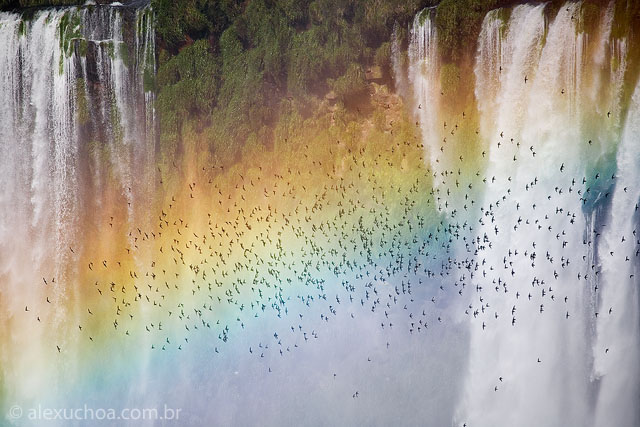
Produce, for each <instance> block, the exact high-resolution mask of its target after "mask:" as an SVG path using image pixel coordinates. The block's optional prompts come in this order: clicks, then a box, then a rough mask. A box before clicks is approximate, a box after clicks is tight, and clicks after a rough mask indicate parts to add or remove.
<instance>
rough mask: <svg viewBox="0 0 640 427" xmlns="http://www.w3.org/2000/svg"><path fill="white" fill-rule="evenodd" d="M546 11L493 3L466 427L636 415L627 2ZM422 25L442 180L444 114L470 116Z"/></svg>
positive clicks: (463, 409)
mask: <svg viewBox="0 0 640 427" xmlns="http://www.w3.org/2000/svg"><path fill="white" fill-rule="evenodd" d="M547 7H548V5H545V4H526V5H519V6H515V7H513V8H510V9H498V10H494V11H491V12H489V13H488V14H487V15H486V16H485V18H484V21H483V24H482V28H481V31H480V35H479V38H478V42H477V54H476V57H475V64H474V66H473V67H474V68H473V73H474V77H475V86H474V95H475V102H476V105H477V112H478V129H477V131H476V135H477V136H476V137H475V139H474V138H471V139H467V140H466V141H465V143H466V144H467V145H475V146H480V147H482V150H483V153H482V156H483V158H484V160H485V161H486V165H483V166H481V167H482V169H483V170H482V171H481V172H480V171H479V173H481V176H482V177H483V178H484V181H483V184H482V185H481V186H478V187H479V189H478V191H477V193H478V199H479V201H480V203H479V206H478V209H479V210H478V211H476V212H479V216H478V217H477V218H475V219H474V217H473V215H474V213H471V211H469V213H468V214H467V216H466V217H465V219H468V220H471V221H476V222H477V224H476V225H477V227H476V229H475V232H474V234H475V235H474V237H473V241H474V242H478V244H477V245H476V248H477V250H476V252H475V266H476V269H475V271H476V274H475V275H472V280H471V283H470V285H472V286H473V291H472V294H471V295H468V297H467V298H468V301H467V302H468V309H467V310H466V317H467V320H466V323H467V327H468V329H469V332H470V348H469V354H468V363H469V365H468V368H467V370H466V372H465V373H464V374H463V383H464V386H463V391H462V395H461V397H460V400H459V402H458V404H457V411H456V414H455V416H454V420H453V421H454V425H462V424H464V423H466V424H467V425H475V426H478V425H479V426H482V425H486V426H498V425H521V426H527V425H532V426H533V425H558V426H561V425H594V426H604V425H613V424H615V425H625V426H626V425H629V426H630V425H635V424H637V422H638V420H637V417H638V414H637V408H636V405H635V403H634V402H637V401H638V375H639V373H638V368H637V364H638V357H639V353H638V351H639V349H640V345H639V343H638V341H639V339H640V337H639V332H638V316H639V305H640V304H639V299H638V288H637V284H638V279H637V277H636V275H635V273H637V264H638V263H637V261H635V260H636V259H637V257H636V251H637V247H638V244H639V243H638V237H637V236H636V235H635V232H634V229H635V227H636V225H637V216H636V215H635V214H634V209H637V203H638V199H639V198H640V194H638V189H637V188H635V187H637V185H636V184H635V183H636V181H637V177H636V176H635V175H637V172H636V170H637V166H638V165H637V159H638V157H639V155H640V154H639V153H638V152H637V147H635V146H634V145H637V142H638V132H639V130H638V114H639V113H638V99H639V98H638V96H639V95H638V91H639V90H638V89H636V93H635V95H634V96H633V99H632V102H631V105H630V107H629V108H628V113H626V114H627V115H626V117H625V116H624V115H623V114H625V111H626V109H625V107H624V105H623V95H622V94H623V90H624V89H623V88H624V86H625V85H627V84H633V85H634V86H635V82H631V83H629V82H625V78H626V77H625V76H626V75H627V73H626V71H627V64H628V59H627V55H628V53H627V51H628V47H627V45H628V40H627V39H626V38H618V39H614V38H612V36H611V32H612V31H611V30H612V26H613V25H614V24H613V12H614V7H615V3H614V2H611V3H610V4H609V5H608V6H607V7H604V8H602V9H600V10H599V16H598V19H599V21H598V25H597V26H596V28H594V29H592V30H591V31H589V32H586V31H584V29H583V28H582V27H581V20H582V19H583V18H582V14H581V13H582V9H581V8H582V7H583V5H582V3H574V2H569V3H567V4H565V5H564V6H563V7H561V8H560V9H559V10H558V12H557V15H556V16H555V17H554V18H553V19H551V20H548V19H547V17H546V16H545V9H546V8H547ZM410 28H411V30H410V31H411V40H410V46H409V58H410V68H409V82H410V84H411V85H412V87H411V89H410V90H411V91H412V92H413V96H414V99H415V104H416V107H415V108H414V114H415V116H416V118H417V119H418V121H419V124H420V127H421V130H422V134H423V141H424V144H425V146H426V147H427V153H426V156H425V157H426V158H425V162H426V163H427V164H428V165H429V166H430V167H431V168H432V170H433V172H434V177H435V176H436V174H437V175H442V174H443V173H444V174H446V173H447V170H451V169H453V168H454V167H455V166H456V163H455V160H456V158H455V155H456V154H457V153H454V154H453V155H452V154H449V155H447V145H446V144H448V141H447V142H445V143H444V144H443V143H442V139H443V137H447V136H449V135H447V133H446V132H443V131H442V127H443V125H442V123H443V122H447V121H450V122H453V120H458V119H454V118H452V117H451V115H450V114H448V113H446V112H445V110H444V109H443V108H442V105H443V102H444V103H446V102H447V100H445V101H440V102H438V98H439V97H438V95H439V92H440V91H441V88H440V81H439V76H440V72H441V69H440V68H441V66H442V65H441V61H440V59H439V56H438V51H437V32H436V30H435V27H434V26H433V13H432V12H421V13H419V14H418V15H417V16H416V18H415V20H414V22H413V24H412V26H411V27H410ZM418 106H420V108H418ZM441 146H443V148H444V150H441V152H443V153H444V154H440V153H438V151H437V149H438V148H440V147H441ZM458 147H459V145H458ZM449 149H450V147H449ZM454 151H455V150H454ZM434 153H435V155H434ZM616 153H617V154H616ZM485 155H486V157H485ZM443 171H444V172H443ZM442 184H445V181H442ZM434 185H435V186H437V185H439V183H438V182H436V183H435V184H434ZM478 187H476V188H478ZM436 188H437V187H436ZM447 191H449V190H447ZM452 191H453V190H452ZM447 194H449V193H447ZM448 220H449V221H451V222H454V223H455V221H460V219H459V218H455V217H454V216H452V215H449V216H448ZM623 237H624V239H625V240H624V242H622V239H623ZM480 242H481V243H480ZM634 261H635V262H634ZM610 307H613V309H612V311H611V313H609V308H610ZM457 308H458V307H455V306H453V307H452V309H457ZM596 313H598V317H596ZM614 348H615V350H614Z"/></svg>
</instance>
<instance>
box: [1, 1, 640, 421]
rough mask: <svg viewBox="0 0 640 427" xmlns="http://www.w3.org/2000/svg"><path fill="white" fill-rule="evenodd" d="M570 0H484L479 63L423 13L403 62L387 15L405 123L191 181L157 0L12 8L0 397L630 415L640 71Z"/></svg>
mask: <svg viewBox="0 0 640 427" xmlns="http://www.w3.org/2000/svg"><path fill="white" fill-rule="evenodd" d="M582 6H583V5H582V4H581V3H573V2H569V3H567V4H566V5H565V6H563V7H562V8H560V9H558V10H557V15H555V16H553V18H549V8H550V6H549V5H545V4H528V5H520V6H516V7H514V8H512V9H509V10H507V9H500V10H496V11H492V12H490V13H489V14H487V15H486V17H485V19H484V22H483V23H482V28H481V32H480V34H479V39H478V43H477V52H476V55H475V58H474V61H472V60H471V59H469V62H474V63H473V65H472V69H470V68H469V67H467V68H466V69H465V66H464V65H459V64H455V63H453V62H451V60H450V58H449V59H446V60H445V59H443V58H442V57H441V52H440V49H439V42H438V31H437V29H436V14H437V9H436V8H428V9H425V10H424V11H422V12H420V13H419V14H418V15H417V16H416V17H415V19H414V20H413V22H412V23H411V24H410V27H409V40H408V44H409V49H408V52H407V53H408V55H407V59H408V62H407V63H405V61H404V57H403V53H402V52H401V50H402V47H401V45H402V43H401V38H402V30H401V29H400V28H399V27H396V28H395V29H394V31H393V40H392V45H391V50H392V67H393V74H394V80H395V88H396V90H397V91H398V92H399V93H401V94H402V95H403V96H405V98H407V99H408V104H409V105H410V110H411V111H412V112H413V113H414V115H415V119H414V120H412V121H411V123H410V126H405V128H402V126H403V125H400V126H399V127H400V129H398V127H394V126H398V125H397V123H398V122H401V121H402V120H398V118H397V117H395V116H394V117H393V119H390V120H388V122H389V123H388V126H387V123H386V122H385V120H386V119H387V118H388V117H386V116H381V117H378V119H382V118H384V119H385V120H379V123H376V124H374V125H372V126H369V125H370V124H371V123H369V122H367V123H365V126H363V128H364V129H365V130H366V131H365V135H376V137H379V138H380V139H381V140H382V141H384V144H378V146H376V148H375V150H377V151H373V150H372V152H370V151H368V150H369V149H370V147H371V146H372V145H373V144H376V141H371V142H370V141H368V140H367V141H365V142H364V143H362V144H360V145H358V144H359V143H360V142H362V141H358V138H359V137H357V135H356V134H355V133H352V132H351V130H348V134H349V135H350V136H349V139H353V140H350V141H346V142H345V141H344V140H342V138H341V139H339V140H338V141H337V143H336V146H335V147H334V146H331V147H313V149H318V150H324V149H325V148H328V150H327V151H328V153H329V154H326V153H325V154H326V156H327V157H326V158H327V159H328V162H327V161H325V160H324V158H323V159H322V160H323V162H322V163H320V161H319V160H320V158H313V157H311V156H314V155H319V154H318V153H319V151H318V152H315V151H311V152H309V153H310V154H311V156H309V157H310V158H309V159H308V161H307V151H296V150H297V149H298V148H299V147H298V148H295V147H294V146H293V145H292V147H293V148H291V150H292V151H290V152H288V154H287V156H290V157H291V159H290V158H288V157H287V158H284V157H283V158H282V159H278V161H277V162H275V163H278V162H281V163H282V164H281V165H280V164H278V165H273V167H274V170H273V171H271V172H272V173H274V175H273V177H271V176H270V175H269V173H267V172H266V169H267V168H266V167H264V169H265V171H263V166H265V165H264V163H261V162H262V161H263V160H262V158H260V159H259V160H258V161H257V162H256V163H255V165H249V166H248V167H247V168H246V169H242V165H236V166H233V167H232V168H230V169H231V171H230V172H228V171H227V172H226V173H228V174H227V175H225V174H224V173H223V172H220V174H221V176H222V178H221V179H220V180H217V178H218V177H217V176H215V177H211V176H207V179H201V178H202V176H200V175H199V169H200V167H197V168H195V169H198V170H195V169H193V170H189V171H188V172H187V173H186V174H185V175H187V176H189V180H190V182H188V185H186V184H187V183H185V182H180V183H179V184H176V187H175V188H178V189H179V190H178V191H177V192H176V193H175V194H163V190H166V189H168V188H170V186H167V187H163V188H156V183H157V182H160V183H162V178H160V177H156V175H155V172H154V171H156V170H159V169H157V166H156V164H155V161H156V156H155V154H156V147H155V140H156V135H155V126H156V117H155V112H154V107H153V105H154V91H153V90H152V88H153V86H154V85H153V81H154V78H155V73H156V64H155V56H156V52H155V42H154V39H155V35H154V27H153V19H152V17H153V16H152V11H151V9H150V8H149V7H146V6H143V7H141V8H138V7H120V6H85V7H79V8H73V7H72V8H64V9H46V10H40V11H36V12H34V13H33V14H32V16H31V15H29V18H28V19H27V18H26V15H25V16H22V15H19V14H15V13H1V14H0V100H2V101H3V102H2V104H0V156H1V157H0V279H1V280H2V282H3V284H4V285H3V288H2V289H0V292H2V294H1V296H2V298H0V308H1V309H2V312H3V313H4V314H3V317H2V326H3V327H2V328H1V329H0V338H1V339H2V343H3V345H4V344H6V348H4V347H3V351H1V352H0V357H1V358H2V360H1V361H0V362H1V365H0V366H1V369H0V384H1V385H2V391H3V392H4V394H3V395H2V396H0V410H2V411H6V410H7V409H8V406H9V405H10V404H12V403H15V402H17V403H20V404H22V405H25V407H28V406H32V407H33V406H36V405H43V406H47V405H49V406H52V407H61V406H76V405H78V402H80V403H81V404H83V403H88V404H90V405H91V404H95V406H103V405H105V404H109V405H113V406H117V405H119V404H122V406H127V407H131V406H135V405H138V406H142V405H144V406H155V405H157V404H158V403H162V402H163V401H165V402H167V403H169V404H173V405H175V406H180V407H182V408H184V409H185V413H186V412H190V416H189V418H187V419H183V420H181V423H182V422H184V424H185V425H201V424H202V423H203V419H204V418H206V419H213V420H216V421H218V422H220V423H226V424H229V423H231V422H233V421H235V422H236V423H240V424H251V423H255V422H256V420H260V422H261V423H264V424H283V422H282V420H286V421H287V422H288V423H290V424H301V423H304V422H307V423H310V424H315V423H316V421H317V420H329V421H333V422H327V424H331V423H333V424H336V423H343V424H344V423H347V424H349V423H351V424H355V423H363V422H364V423H367V424H389V423H392V422H396V421H397V420H398V419H402V420H403V421H405V422H406V423H411V424H432V425H445V424H448V423H449V422H451V423H452V424H454V425H464V424H465V423H466V425H469V426H478V425H479V426H482V425H487V426H503V425H504V426H512V425H518V426H528V425H531V426H533V425H536V426H537V425H545V426H546V425H558V426H560V425H562V426H564V425H581V426H591V425H593V426H598V427H600V426H606V425H620V426H627V425H629V426H632V425H637V424H638V422H639V421H640V420H639V417H638V409H637V407H636V406H637V402H638V400H639V393H640V391H639V388H638V384H639V383H640V382H639V381H638V377H639V375H640V372H639V368H638V366H637V361H638V359H639V358H640V342H639V341H640V337H639V333H640V332H639V328H640V327H639V322H640V320H639V319H640V310H639V305H640V301H639V297H638V277H640V276H638V274H640V271H638V270H639V269H638V262H637V260H638V259H640V258H638V247H639V245H640V238H639V237H638V236H637V233H636V228H637V224H638V213H637V210H638V203H640V200H639V199H640V190H639V189H638V188H637V181H638V176H637V175H638V168H639V167H640V164H638V159H639V158H640V152H639V151H638V144H640V140H639V139H638V135H639V134H640V86H638V85H637V82H630V81H628V80H629V75H630V74H629V73H628V68H629V64H630V63H631V62H632V61H631V55H632V53H633V49H632V48H631V47H630V46H631V45H632V41H631V40H628V39H626V38H624V37H619V36H616V37H614V36H613V35H612V34H613V33H614V31H613V28H614V25H615V23H614V11H615V3H614V2H612V3H611V4H609V5H608V7H603V8H601V9H600V10H599V11H598V12H599V14H597V20H596V21H597V25H596V26H595V27H594V28H592V29H590V31H585V29H584V25H583V24H584V23H583V22H582V21H581V19H582V14H581V11H582V9H581V8H582ZM404 73H407V74H406V75H405V74H404ZM463 73H467V75H465V74H463ZM474 78H475V82H471V80H472V79H474ZM466 86H469V87H472V90H471V91H470V92H469V97H473V99H472V101H470V102H469V103H468V104H464V107H463V108H464V109H465V110H464V111H462V110H461V111H456V109H457V108H458V107H459V106H460V105H462V104H463V103H464V102H466V101H462V100H461V99H458V98H462V96H461V91H463V90H466V89H465V87H466ZM631 86H632V87H635V93H634V95H633V97H630V98H631V100H628V99H626V98H629V96H628V95H627V92H628V87H631ZM381 92H384V91H381ZM388 100H392V101H398V99H397V98H393V97H391V96H390V97H389V98H385V103H386V105H385V108H384V110H385V111H386V110H390V111H392V113H391V114H397V115H398V116H400V115H402V113H401V112H400V111H399V110H400V108H398V109H396V110H394V107H393V106H392V105H391V104H392V102H386V101H388ZM376 102H377V101H376ZM374 104H375V102H374ZM398 104H401V102H398ZM379 109H380V110H383V108H382V107H381V108H379ZM336 111H337V110H336ZM332 113H335V111H333V110H332ZM337 114H338V113H336V115H337ZM332 119H333V117H332ZM363 120H365V119H363ZM366 120H368V119H366ZM414 121H415V126H414V123H413V122H414ZM394 123H395V124H394ZM352 125H353V124H350V125H349V126H347V128H348V129H355V128H356V127H355V126H352ZM407 127H410V128H411V129H406V128H407ZM418 128H419V129H420V130H421V132H422V135H421V138H422V140H421V141H419V139H418V136H417V134H412V132H410V131H414V130H416V129H418ZM330 130H331V132H334V131H335V133H336V134H339V132H340V130H339V129H337V126H336V127H335V128H332V129H330ZM387 132H388V133H387ZM397 135H400V137H398V136H397ZM352 137H353V138H352ZM396 137H398V138H400V139H402V144H404V145H401V144H400V143H399V140H398V141H396V140H394V139H393V138H396ZM414 137H415V138H416V140H415V141H412V139H411V138H414ZM387 138H388V139H387ZM363 139H364V138H363ZM387 141H394V142H397V144H396V145H390V144H387ZM414 142H416V143H415V144H414ZM420 142H421V143H422V147H424V164H423V163H422V159H420V158H417V156H415V157H414V158H409V156H405V151H404V150H408V149H409V148H408V147H410V148H411V149H415V150H416V152H418V151H419V150H420V149H421V145H420ZM349 144H353V147H352V146H351V145H349ZM185 145H186V144H185ZM309 145H310V146H313V144H309ZM194 147H198V145H197V144H194ZM354 147H357V148H354ZM287 149H288V148H287ZM274 150H276V148H274ZM340 150H342V151H341V152H340ZM336 151H339V152H340V153H341V154H335V152H336ZM355 153H358V154H357V155H356V154H355ZM264 154H265V156H266V155H267V154H266V152H265V153H264ZM303 154H304V159H305V160H303ZM325 154H322V155H325ZM414 154H415V153H414ZM296 155H297V156H298V157H297V158H296V157H295V156H296ZM334 156H335V157H334ZM381 159H384V161H382V160H381ZM291 160H293V162H292V163H287V162H288V161H291ZM244 161H247V162H250V161H251V159H249V160H246V159H245V160H244ZM298 161H299V162H298ZM305 161H306V163H305ZM411 161H413V162H414V164H413V165H412V164H411ZM311 162H313V163H311ZM185 163H188V162H186V161H185ZM311 164H312V165H313V168H312V167H311V166H309V169H308V170H302V171H301V170H296V169H295V166H296V165H298V166H299V165H311ZM365 164H366V166H365ZM425 164H426V167H425ZM285 165H286V166H285ZM316 165H317V166H316ZM187 166H188V165H187ZM278 167H281V169H278ZM176 168H178V169H179V167H177V166H176ZM292 169H293V170H292ZM331 170H332V172H333V175H332V174H330V172H331ZM318 171H320V174H316V175H313V174H312V173H316V172H318ZM378 171H382V173H381V174H380V175H378ZM296 172H297V175H296ZM172 173H175V174H176V175H178V174H179V173H180V172H176V171H171V172H167V175H170V174H172ZM287 173H288V174H290V175H292V176H293V177H294V178H293V179H290V180H289V181H287V179H286V178H289V177H288V176H287ZM307 175H308V176H307ZM325 175H326V177H328V178H329V180H327V181H322V180H324V179H325ZM283 177H285V178H283ZM356 177H357V178H356ZM158 178H160V179H158ZM173 178H176V177H170V179H173ZM179 180H180V178H177V179H176V181H179ZM196 181H197V183H196ZM182 184H185V185H182ZM254 184H255V189H256V190H255V191H253V190H251V191H245V187H246V188H247V189H249V188H250V186H254ZM406 184H409V185H406ZM296 186H297V187H296ZM313 186H317V187H318V188H314V187H313ZM294 187H296V188H297V190H296V188H294ZM300 187H302V190H300ZM175 188H174V189H175ZM187 188H188V191H187ZM251 188H253V187H251ZM180 189H184V190H185V191H184V193H185V194H180V191H181V190H180ZM240 189H242V192H241V190H240ZM234 191H235V192H234ZM167 193H170V191H167ZM163 197H164V198H166V199H165V200H162V199H163ZM293 200H295V203H292V201H293ZM166 201H168V203H166V204H165V203H164V202H166ZM160 204H162V207H160V208H158V209H150V208H149V207H150V206H151V207H157V206H158V205H160ZM434 205H435V208H434ZM232 206H233V207H232ZM432 208H433V209H432ZM245 213H246V216H245ZM241 217H242V218H241ZM156 218H157V219H158V221H156ZM280 218H282V219H280ZM350 221H352V222H350ZM243 223H244V224H243ZM94 236H97V237H94ZM207 239H209V240H207ZM238 247H240V249H238ZM156 265H157V267H156ZM116 266H117V267H116ZM5 296H6V298H5ZM596 313H598V315H597V316H596ZM256 318H259V320H257V319H256ZM318 319H320V320H318ZM256 325H257V326H256ZM196 331H197V332H196ZM72 332H73V333H72ZM274 332H275V333H274ZM326 337H329V339H327V338H326ZM365 338H369V339H368V340H367V339H365ZM81 340H82V341H81ZM56 347H57V348H56ZM104 349H108V350H109V351H108V352H105V351H104ZM105 353H108V354H105ZM55 357H58V358H57V359H55ZM52 366H53V367H54V368H52ZM276 371H278V372H279V373H280V374H279V375H280V376H278V374H276ZM325 371H326V372H325ZM176 372H178V373H179V375H171V374H173V373H176ZM308 384H317V385H319V387H317V389H314V390H309V387H308ZM193 390H199V391H200V390H201V391H202V393H195V392H194V391H193ZM300 390H305V391H306V392H305V393H301V392H300ZM358 393H360V394H358ZM271 396H277V398H275V399H274V398H272V397H271ZM345 396H346V399H345ZM345 400H347V401H348V403H345ZM282 401H287V402H293V404H292V405H290V406H291V407H290V408H287V410H283V409H282V404H281V402H282ZM211 402H215V405H212V403H211ZM78 406H79V405H78ZM247 408H250V409H247ZM328 409H331V410H328ZM323 417H324V418H323ZM403 417H404V418H403ZM36 424H37V421H33V422H32V423H31V424H28V425H36ZM60 424H61V425H65V424H64V423H62V422H61V423H60ZM147 424H153V421H150V422H148V423H147ZM136 425H137V424H136Z"/></svg>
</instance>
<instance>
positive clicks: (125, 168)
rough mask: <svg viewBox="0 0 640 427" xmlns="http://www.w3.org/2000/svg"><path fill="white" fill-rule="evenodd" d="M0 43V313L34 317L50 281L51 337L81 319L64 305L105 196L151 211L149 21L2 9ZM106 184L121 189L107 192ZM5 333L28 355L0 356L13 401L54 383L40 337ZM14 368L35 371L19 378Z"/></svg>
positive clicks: (107, 10) (112, 11) (73, 291)
mask: <svg viewBox="0 0 640 427" xmlns="http://www.w3.org/2000/svg"><path fill="white" fill-rule="evenodd" d="M0 40H1V42H0V99H2V103H1V105H0V154H1V155H0V277H2V279H3V282H5V283H8V284H9V286H10V288H9V289H7V288H3V290H2V291H3V292H7V293H9V294H11V295H12V297H11V298H10V299H3V303H2V310H3V312H4V313H5V314H6V318H8V319H10V318H11V317H12V316H13V315H15V313H17V312H20V311H25V310H27V309H28V310H33V309H35V308H36V307H33V305H34V304H39V301H43V302H44V301H45V298H44V296H43V292H44V289H43V288H42V284H43V282H44V281H46V283H47V284H46V286H51V287H53V288H54V289H55V293H54V295H55V296H54V297H51V298H50V299H47V302H49V301H50V302H51V303H52V304H57V305H58V306H59V309H58V310H57V311H56V313H55V315H52V316H51V318H42V319H40V318H39V320H40V321H42V322H45V323H47V324H48V325H50V326H51V328H52V329H53V330H55V328H56V326H55V325H56V324H57V323H58V322H61V321H63V320H65V321H69V320H70V319H72V318H74V317H76V316H77V312H75V311H77V310H78V309H79V308H77V307H76V308H74V309H71V311H72V312H65V311H64V310H63V306H64V304H62V302H63V301H72V300H74V299H77V298H78V297H79V295H80V294H81V293H82V290H81V289H80V286H81V285H80V284H78V283H75V281H74V274H73V271H74V269H75V268H76V267H74V263H75V261H77V257H78V254H79V253H81V251H82V250H83V249H86V248H83V247H82V245H83V242H84V240H83V239H81V238H79V237H80V236H81V235H82V234H83V233H84V232H86V231H85V230H87V229H91V228H92V227H97V224H98V223H104V222H101V221H99V220H100V219H101V210H102V204H103V203H104V202H105V198H109V197H115V198H119V197H120V198H125V199H126V200H127V201H128V206H129V215H130V216H131V217H132V216H133V215H134V212H136V211H142V209H144V207H145V206H148V200H149V199H148V197H149V196H150V195H151V194H150V192H151V190H152V185H153V181H152V172H153V170H154V167H153V160H154V156H155V136H154V126H155V124H154V109H153V101H154V95H153V92H152V91H151V85H150V82H151V81H152V79H153V78H154V75H155V34H154V30H153V19H152V13H151V10H150V9H149V8H148V7H143V8H135V9H131V8H123V7H106V6H105V7H103V6H87V7H80V8H65V9H46V10H40V11H36V12H35V13H33V16H31V17H29V18H28V19H27V18H26V17H23V16H22V15H20V14H16V13H0ZM109 176H111V177H112V178H109ZM109 179H112V180H114V181H115V182H117V183H118V184H117V185H116V186H115V187H114V186H111V188H116V189H117V190H116V191H115V193H114V192H113V191H112V193H111V195H109V193H108V192H107V191H105V189H106V188H107V184H108V183H106V182H105V181H107V180H109ZM134 182H136V184H137V185H135V186H134V185H133V183H134ZM118 189H119V190H118ZM140 218H142V216H141V217H140ZM138 223H139V222H138ZM92 224H93V225H92ZM44 272H46V277H43V276H45V273H44ZM34 301H36V302H35V303H34ZM25 306H27V307H25ZM74 310H75V311H74ZM11 313H13V314H11ZM2 334H3V335H5V336H4V337H3V338H4V339H5V340H6V341H5V342H6V343H8V344H9V345H10V346H13V347H15V348H21V349H22V351H23V352H24V354H26V355H29V357H24V358H20V359H16V358H11V359H9V355H8V353H3V357H5V358H6V359H5V360H3V364H2V369H3V372H4V374H3V378H4V380H5V381H6V383H7V384H14V385H15V386H16V387H18V390H15V394H16V395H17V396H26V397H28V396H30V395H31V392H30V391H29V390H33V389H34V388H36V389H37V388H38V386H37V384H40V383H44V382H45V381H46V379H47V378H49V379H50V378H52V377H55V375H56V374H52V373H51V371H50V370H48V369H47V367H46V366H45V365H43V360H42V359H40V360H39V359H38V358H37V357H35V356H34V355H37V354H38V353H40V352H42V351H43V348H41V346H42V342H43V340H42V336H41V335H42V334H43V332H42V331H37V330H36V329H33V330H31V329H29V332H28V333H27V332H25V331H23V332H22V333H19V334H18V333H17V330H16V331H14V332H12V333H11V335H7V334H9V332H8V329H4V328H3V332H2ZM65 344H68V345H70V346H73V345H77V344H76V343H74V342H68V343H65ZM19 372H22V373H28V374H27V375H26V377H24V376H22V377H20V378H19V379H18V378H14V377H13V375H18V374H17V373H19ZM14 373H15V374H14ZM53 383H55V381H53Z"/></svg>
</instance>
